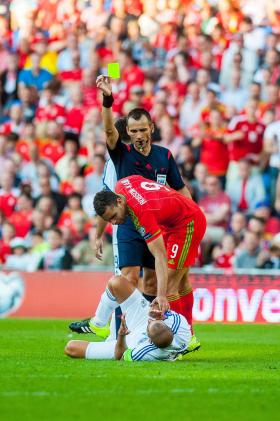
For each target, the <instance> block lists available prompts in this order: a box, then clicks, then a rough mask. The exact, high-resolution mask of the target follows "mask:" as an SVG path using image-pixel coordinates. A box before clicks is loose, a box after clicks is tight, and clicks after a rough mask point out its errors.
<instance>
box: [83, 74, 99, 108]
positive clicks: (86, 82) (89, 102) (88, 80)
mask: <svg viewBox="0 0 280 421" xmlns="http://www.w3.org/2000/svg"><path fill="white" fill-rule="evenodd" d="M96 76H97V72H96V71H94V70H92V69H84V70H83V75H82V93H83V105H84V107H85V108H91V107H96V106H97V105H98V98H97V89H96V83H95V80H96Z"/></svg>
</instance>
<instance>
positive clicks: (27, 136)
mask: <svg viewBox="0 0 280 421" xmlns="http://www.w3.org/2000/svg"><path fill="white" fill-rule="evenodd" d="M37 143H38V141H37V139H36V135H35V125H34V123H32V122H29V123H26V125H25V128H24V130H23V133H22V137H21V138H20V139H19V140H18V141H17V143H16V152H17V153H18V154H19V155H20V157H21V158H22V159H23V161H26V162H30V159H31V158H30V151H31V149H32V148H34V147H36V146H37Z"/></svg>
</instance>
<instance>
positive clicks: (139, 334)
mask: <svg viewBox="0 0 280 421" xmlns="http://www.w3.org/2000/svg"><path fill="white" fill-rule="evenodd" d="M120 306H121V309H122V312H123V313H125V320H126V324H127V327H128V330H129V331H130V332H131V333H129V334H128V335H127V336H126V344H127V347H128V349H127V350H126V351H125V353H124V355H123V359H124V360H125V361H173V360H174V359H175V358H176V357H177V355H178V354H180V353H181V352H183V351H184V350H185V349H186V348H187V347H188V345H189V343H190V340H191V336H192V335H191V328H190V325H189V324H188V322H187V320H186V319H185V317H184V316H182V315H181V314H178V313H175V312H174V311H167V312H166V313H165V317H166V318H165V320H164V323H165V324H166V325H167V326H168V327H170V329H171V330H172V332H173V335H174V336H173V341H172V343H171V345H170V346H168V347H166V348H157V347H156V345H154V344H153V343H152V342H151V340H150V338H149V337H148V335H147V325H148V319H149V308H150V303H149V302H148V301H147V300H146V299H145V298H144V297H143V295H142V294H141V292H140V291H139V290H137V289H136V290H135V291H134V292H133V293H132V294H131V295H130V296H129V297H128V298H127V299H126V300H125V301H124V302H123V303H121V305H120ZM116 342H117V341H116V340H115V339H109V338H108V339H107V340H106V342H90V343H89V344H88V347H87V349H86V354H85V357H86V358H87V359H89V360H113V359H114V358H115V346H116Z"/></svg>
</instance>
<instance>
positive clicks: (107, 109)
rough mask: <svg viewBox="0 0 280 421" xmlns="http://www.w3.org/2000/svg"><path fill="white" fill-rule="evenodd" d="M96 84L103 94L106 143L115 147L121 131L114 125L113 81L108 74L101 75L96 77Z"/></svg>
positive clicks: (112, 147) (110, 147)
mask: <svg viewBox="0 0 280 421" xmlns="http://www.w3.org/2000/svg"><path fill="white" fill-rule="evenodd" d="M96 86H97V88H98V89H100V91H101V92H102V94H103V106H102V121H103V125H104V131H105V135H106V143H107V145H108V147H109V149H115V147H116V144H117V141H118V138H119V133H118V131H117V129H116V128H115V125H114V116H113V110H112V105H113V101H114V98H113V95H112V86H111V81H110V78H109V77H108V76H103V75H100V76H98V78H97V79H96Z"/></svg>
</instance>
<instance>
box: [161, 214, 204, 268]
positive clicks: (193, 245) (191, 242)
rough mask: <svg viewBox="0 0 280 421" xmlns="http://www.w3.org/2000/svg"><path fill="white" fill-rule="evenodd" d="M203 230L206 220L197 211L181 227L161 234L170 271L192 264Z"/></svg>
mask: <svg viewBox="0 0 280 421" xmlns="http://www.w3.org/2000/svg"><path fill="white" fill-rule="evenodd" d="M205 230H206V218H205V216H204V214H203V212H202V211H200V210H199V211H198V212H197V213H196V214H195V215H194V217H193V218H191V219H190V218H189V217H188V218H186V219H185V220H184V222H182V225H180V226H178V227H175V228H174V229H172V230H170V231H166V232H164V233H163V238H164V243H165V247H166V250H167V258H168V267H169V268H170V269H183V268H186V267H189V266H191V265H193V264H194V262H195V259H196V257H197V255H198V248H199V245H200V243H201V240H202V239H203V237H204V234H205Z"/></svg>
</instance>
